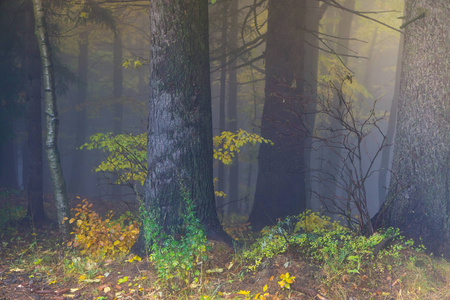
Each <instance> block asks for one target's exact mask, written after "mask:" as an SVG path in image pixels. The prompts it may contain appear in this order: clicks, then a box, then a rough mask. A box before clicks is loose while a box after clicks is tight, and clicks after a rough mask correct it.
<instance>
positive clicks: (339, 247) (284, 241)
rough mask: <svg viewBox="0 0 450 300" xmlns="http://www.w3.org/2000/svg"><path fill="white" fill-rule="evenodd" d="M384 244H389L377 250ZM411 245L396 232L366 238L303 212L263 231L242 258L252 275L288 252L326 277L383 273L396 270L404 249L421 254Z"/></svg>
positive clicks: (326, 218)
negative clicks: (293, 253) (262, 265)
mask: <svg viewBox="0 0 450 300" xmlns="http://www.w3.org/2000/svg"><path fill="white" fill-rule="evenodd" d="M386 240H391V241H393V242H392V243H391V245H389V246H385V247H379V245H380V243H382V241H386ZM413 245H414V242H413V241H412V240H406V239H405V238H404V237H402V236H400V233H399V231H398V229H392V228H389V229H387V230H385V231H380V232H377V233H375V234H373V235H371V236H369V237H366V236H362V235H359V234H356V233H354V232H352V231H350V230H349V229H348V228H346V227H344V226H341V225H339V224H338V223H337V222H333V223H332V222H330V219H329V218H328V217H324V216H319V215H318V214H317V213H314V212H311V211H306V212H304V213H302V214H300V215H298V216H293V217H288V218H286V219H284V220H280V221H278V223H277V224H276V225H275V226H273V227H266V228H265V229H264V230H263V231H262V237H261V238H259V239H258V240H257V242H256V243H255V244H254V245H253V246H252V247H251V248H250V249H247V250H244V253H243V255H244V258H245V259H246V260H247V261H248V262H249V266H248V270H250V271H255V270H256V269H257V268H258V267H259V266H260V265H261V263H262V262H263V261H264V260H265V259H270V258H272V257H274V256H275V255H278V254H281V253H284V252H286V251H288V249H291V250H292V251H296V252H298V253H299V254H300V255H302V256H303V257H304V258H305V259H307V260H309V261H310V262H312V263H316V264H319V265H322V266H323V267H324V269H325V270H326V271H328V272H329V274H340V273H343V274H345V273H348V274H354V273H360V271H361V270H363V269H365V270H367V269H368V268H370V269H371V270H372V271H376V272H383V271H384V270H386V269H388V270H389V269H391V268H392V266H393V265H395V266H398V265H399V264H401V261H402V260H399V259H397V258H398V257H399V256H400V255H401V253H402V251H403V250H404V249H413V250H415V251H416V252H421V251H422V247H416V248H414V247H413Z"/></svg>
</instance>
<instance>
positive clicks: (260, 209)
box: [249, 0, 306, 230]
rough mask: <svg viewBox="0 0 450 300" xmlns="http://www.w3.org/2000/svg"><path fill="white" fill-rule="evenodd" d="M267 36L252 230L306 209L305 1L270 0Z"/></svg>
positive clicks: (251, 215) (251, 220)
mask: <svg viewBox="0 0 450 300" xmlns="http://www.w3.org/2000/svg"><path fill="white" fill-rule="evenodd" d="M268 16H269V19H268V24H267V42H266V53H265V58H266V84H265V103H264V109H263V114H262V119H261V135H262V136H263V137H264V138H267V139H270V140H272V141H273V142H274V143H275V145H274V146H271V145H269V144H261V146H260V148H259V157H258V165H259V167H258V179H257V184H256V192H255V200H254V204H253V208H252V211H251V213H250V217H249V221H250V222H251V224H252V226H253V227H252V228H253V229H254V230H259V229H261V228H262V227H264V226H266V225H269V224H273V223H274V222H276V219H278V218H283V217H285V216H287V215H293V214H298V213H300V212H302V211H303V210H304V209H305V206H306V192H305V168H304V156H303V155H304V139H305V137H304V136H303V134H302V133H301V132H302V128H301V127H302V125H301V120H300V117H299V116H301V113H302V111H303V112H304V107H303V106H304V103H303V101H304V99H303V97H302V93H303V75H304V37H305V32H304V28H305V1H298V0H270V1H269V4H268Z"/></svg>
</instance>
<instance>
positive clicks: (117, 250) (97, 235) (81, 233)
mask: <svg viewBox="0 0 450 300" xmlns="http://www.w3.org/2000/svg"><path fill="white" fill-rule="evenodd" d="M73 210H74V211H75V212H76V213H75V217H74V218H72V219H70V220H69V223H71V224H72V223H74V222H75V224H76V226H75V227H74V231H73V232H71V234H72V235H73V238H72V240H71V241H69V242H68V243H67V245H68V246H69V247H70V246H73V247H76V248H79V249H80V250H81V251H80V253H81V254H86V255H89V256H91V257H96V258H105V257H110V258H113V257H114V256H116V255H118V254H126V253H128V252H129V250H130V248H131V246H132V245H133V244H134V242H135V241H136V239H137V237H138V234H139V227H138V224H137V222H136V221H133V222H130V223H129V225H127V226H126V225H125V224H124V221H125V220H124V219H121V221H115V222H113V221H111V218H112V217H113V214H112V212H109V214H108V216H107V218H106V219H105V220H102V218H101V217H100V216H99V215H98V214H97V213H96V212H95V211H93V210H92V204H90V203H89V202H88V201H87V200H86V199H84V200H83V201H82V204H78V205H77V207H76V208H74V209H73Z"/></svg>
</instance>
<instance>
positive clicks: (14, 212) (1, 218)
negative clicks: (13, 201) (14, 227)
mask: <svg viewBox="0 0 450 300" xmlns="http://www.w3.org/2000/svg"><path fill="white" fill-rule="evenodd" d="M26 212H27V211H26V209H25V208H24V207H23V206H20V205H5V206H4V207H2V208H1V209H0V229H3V228H6V227H7V225H8V224H9V223H10V222H14V221H18V220H21V219H23V218H24V217H25V214H26Z"/></svg>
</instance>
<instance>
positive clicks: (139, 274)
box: [0, 191, 450, 300]
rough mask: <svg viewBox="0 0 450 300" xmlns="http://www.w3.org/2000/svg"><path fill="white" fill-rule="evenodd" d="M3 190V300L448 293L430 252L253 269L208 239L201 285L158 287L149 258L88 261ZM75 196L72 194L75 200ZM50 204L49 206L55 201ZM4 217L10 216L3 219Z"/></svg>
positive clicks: (268, 262) (277, 261) (449, 271)
mask: <svg viewBox="0 0 450 300" xmlns="http://www.w3.org/2000/svg"><path fill="white" fill-rule="evenodd" d="M0 192H1V193H0V229H1V231H0V300H10V299H18V300H21V299H53V300H60V299H61V300H62V299H99V300H100V299H268V300H269V299H291V300H293V299H296V300H299V299H322V300H324V299H345V300H362V299H436V300H437V299H439V300H441V299H450V264H449V263H448V262H446V261H445V260H443V259H441V258H436V257H433V256H429V255H427V254H425V253H420V254H414V253H412V254H410V253H409V252H403V251H402V252H401V253H402V254H401V255H400V256H399V257H398V259H399V260H400V259H401V260H402V261H404V263H401V264H396V265H395V267H392V268H389V269H388V268H386V270H383V271H382V272H380V270H378V271H377V272H371V271H369V270H366V269H364V270H363V269H361V270H359V271H357V272H348V270H347V272H346V271H345V270H343V271H342V270H336V269H334V270H331V269H330V268H329V267H327V265H326V264H325V265H324V264H323V263H314V262H313V261H312V260H308V259H305V257H304V256H302V255H301V253H298V252H296V251H295V249H290V250H288V251H286V252H284V253H282V254H278V255H276V256H274V257H272V258H270V259H265V260H264V261H263V263H262V264H261V265H260V266H259V267H258V268H257V269H256V271H254V272H249V271H248V270H247V266H248V264H247V262H246V261H245V259H244V258H243V256H242V255H241V254H240V253H241V249H237V248H234V249H233V248H232V247H229V246H228V245H226V244H223V243H219V242H214V241H212V242H209V245H210V247H209V249H208V250H207V259H206V263H205V264H206V265H205V266H204V267H203V270H207V271H206V272H204V275H203V276H202V278H201V281H202V284H190V285H188V286H185V287H184V288H182V289H180V290H177V291H174V290H172V291H170V290H168V289H167V288H162V287H161V284H160V281H158V276H157V273H156V270H155V268H154V265H153V264H152V263H151V262H149V260H148V259H145V258H142V260H136V259H133V257H134V256H133V255H131V254H130V255H123V256H121V257H118V258H116V259H114V260H112V259H103V260H91V259H89V258H88V257H86V256H83V255H81V254H80V253H79V251H76V250H74V249H70V248H69V247H67V246H66V245H64V244H63V243H61V239H60V236H59V233H58V231H57V228H56V226H55V224H51V223H49V224H46V225H43V226H41V227H35V226H31V225H30V224H27V223H23V222H19V221H16V220H14V219H15V217H14V214H17V216H19V215H20V214H23V212H24V211H25V208H26V198H25V197H24V195H23V194H20V193H10V192H8V193H6V192H5V191H0ZM77 201H79V200H77V199H76V198H74V199H72V204H73V205H75V204H76V203H77ZM97 204H100V205H98V206H97V207H98V208H99V210H104V211H105V212H106V211H109V209H110V208H111V207H109V206H114V207H115V208H117V205H109V206H108V205H106V204H105V203H97ZM45 206H46V208H48V209H49V210H48V211H50V212H51V211H52V209H51V207H53V205H52V203H51V200H47V201H46V202H45ZM95 207H96V206H95V205H94V208H95ZM7 208H8V209H7ZM100 208H101V209H100ZM14 209H15V210H14ZM2 213H3V215H2ZM5 214H7V215H5ZM49 215H51V213H50V214H49ZM53 215H54V214H53ZM2 218H3V220H6V219H8V220H10V222H3V223H1V220H2ZM237 227H238V226H237ZM234 232H236V230H235V231H234ZM241 233H242V232H241ZM248 236H250V235H248ZM249 243H250V242H249ZM392 265H394V264H392ZM287 273H289V274H287ZM289 276H291V277H292V276H294V277H295V279H292V280H290V279H289ZM174 280H176V279H174ZM283 281H284V288H283V287H282V285H283ZM280 283H281V284H280ZM286 283H290V285H289V284H288V285H287V286H286ZM288 287H289V288H288Z"/></svg>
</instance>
